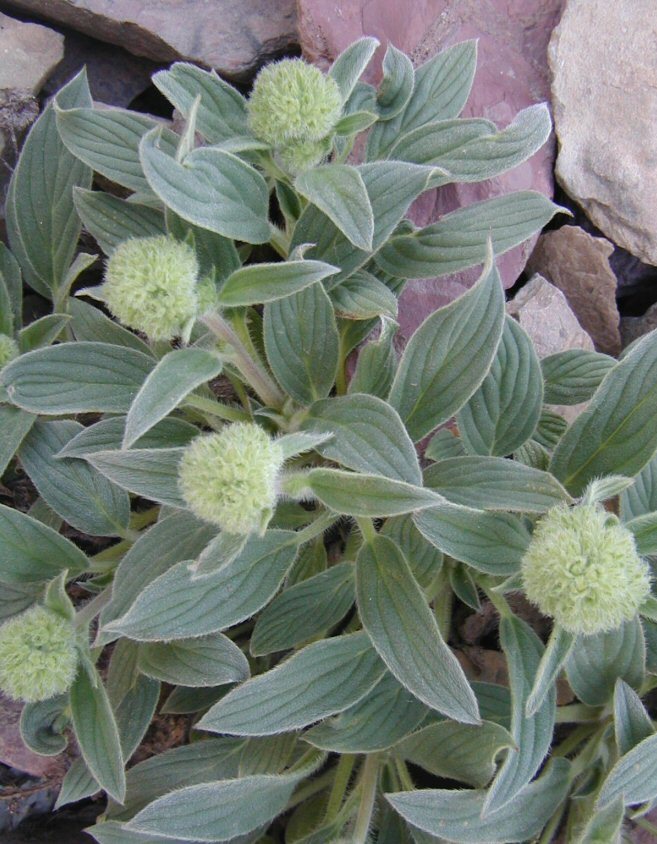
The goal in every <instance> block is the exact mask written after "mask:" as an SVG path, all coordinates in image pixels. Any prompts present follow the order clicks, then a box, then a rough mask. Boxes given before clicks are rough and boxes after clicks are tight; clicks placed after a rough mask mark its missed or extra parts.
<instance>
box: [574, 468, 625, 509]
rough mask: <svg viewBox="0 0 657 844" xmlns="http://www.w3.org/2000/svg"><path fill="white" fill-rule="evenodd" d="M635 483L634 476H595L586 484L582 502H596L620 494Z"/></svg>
mask: <svg viewBox="0 0 657 844" xmlns="http://www.w3.org/2000/svg"><path fill="white" fill-rule="evenodd" d="M633 483H634V478H626V477H625V476H624V475H608V476H607V477H606V478H593V480H592V481H589V483H588V484H587V485H586V489H585V490H584V493H583V495H582V503H584V504H596V503H598V502H602V501H607V499H609V498H614V497H615V496H617V495H620V494H621V493H622V492H624V491H625V490H626V489H628V487H631V486H632V484H633Z"/></svg>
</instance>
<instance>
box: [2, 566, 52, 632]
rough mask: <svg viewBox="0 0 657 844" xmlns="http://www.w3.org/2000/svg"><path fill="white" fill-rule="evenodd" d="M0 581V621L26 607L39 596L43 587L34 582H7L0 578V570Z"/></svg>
mask: <svg viewBox="0 0 657 844" xmlns="http://www.w3.org/2000/svg"><path fill="white" fill-rule="evenodd" d="M0 581H1V582H2V594H1V595H0V622H3V621H7V620H8V619H10V618H11V617H12V615H18V613H21V612H23V610H26V609H28V607H31V606H32V604H34V603H35V602H36V601H37V600H38V598H39V597H40V595H41V593H42V591H43V587H42V584H40V583H38V582H36V583H21V584H16V583H13V584H12V583H7V582H6V580H4V579H3V578H2V571H1V570H0Z"/></svg>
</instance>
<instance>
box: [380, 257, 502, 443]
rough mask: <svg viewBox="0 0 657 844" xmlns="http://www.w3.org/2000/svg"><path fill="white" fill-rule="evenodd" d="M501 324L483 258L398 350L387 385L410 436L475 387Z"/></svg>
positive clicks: (495, 288)
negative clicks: (470, 282) (454, 295)
mask: <svg viewBox="0 0 657 844" xmlns="http://www.w3.org/2000/svg"><path fill="white" fill-rule="evenodd" d="M503 325H504V294H503V292H502V286H501V284H500V279H499V275H498V273H497V270H496V269H495V267H494V266H493V265H492V264H491V263H490V262H488V263H487V265H486V266H485V267H484V271H483V273H482V275H481V277H480V279H479V281H478V282H477V283H476V284H475V285H474V287H472V288H471V289H470V290H468V292H467V293H464V294H463V296H461V297H460V298H458V299H456V300H455V301H454V302H451V303H450V304H449V305H447V306H446V307H444V308H440V309H439V310H437V311H435V312H434V313H433V314H431V315H430V316H429V317H427V319H425V321H424V322H423V323H422V325H421V326H420V327H419V328H418V329H417V331H416V332H415V333H414V334H413V336H412V337H411V339H410V340H409V342H408V345H407V346H406V349H405V350H404V354H403V355H402V359H401V361H400V363H399V368H398V370H397V374H396V376H395V380H394V381H393V384H392V388H391V390H390V398H389V401H390V404H391V405H392V406H393V407H394V408H395V409H396V410H397V411H398V412H399V415H400V416H401V418H402V421H403V422H404V424H405V425H406V427H407V429H408V432H409V434H410V435H411V437H412V439H413V440H414V441H418V440H421V439H422V438H423V437H425V436H426V435H427V434H429V433H430V432H431V431H432V430H433V429H434V428H436V427H437V426H438V425H440V424H441V423H442V422H445V421H447V420H448V419H449V418H450V417H451V416H453V415H454V414H455V413H456V412H457V411H458V410H459V409H460V408H461V407H462V406H463V405H464V404H465V402H467V401H468V399H469V398H470V397H471V396H472V394H473V393H474V391H475V390H476V389H477V387H479V385H480V384H481V382H482V381H483V379H484V378H485V377H486V375H487V373H488V370H489V368H490V366H491V363H492V361H493V359H494V357H495V352H496V350H497V345H498V343H499V341H500V337H501V335H502V327H503Z"/></svg>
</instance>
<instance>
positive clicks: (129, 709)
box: [114, 675, 160, 759]
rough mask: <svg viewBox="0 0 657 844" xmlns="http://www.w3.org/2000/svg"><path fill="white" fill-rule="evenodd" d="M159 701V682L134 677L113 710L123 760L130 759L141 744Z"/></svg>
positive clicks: (143, 677) (142, 677)
mask: <svg viewBox="0 0 657 844" xmlns="http://www.w3.org/2000/svg"><path fill="white" fill-rule="evenodd" d="M159 699H160V684H159V682H157V681H156V680H152V679H151V678H150V677H145V676H143V675H141V676H137V677H136V679H135V682H134V683H133V685H132V686H131V687H130V688H129V689H128V691H127V693H126V695H125V696H124V697H123V699H122V700H121V701H120V703H119V704H118V706H117V707H116V709H115V710H114V713H115V717H116V725H117V727H118V730H119V736H120V737H121V752H122V753H123V758H124V759H130V757H131V756H132V754H133V753H134V752H135V751H136V750H137V748H138V747H139V745H140V744H141V742H142V739H143V738H144V736H145V735H146V731H147V730H148V728H149V727H150V725H151V722H152V720H153V716H154V715H155V708H156V707H157V704H158V701H159Z"/></svg>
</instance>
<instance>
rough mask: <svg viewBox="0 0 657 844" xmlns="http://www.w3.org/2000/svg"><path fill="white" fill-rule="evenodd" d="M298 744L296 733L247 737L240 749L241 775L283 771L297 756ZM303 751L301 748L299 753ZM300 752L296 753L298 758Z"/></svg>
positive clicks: (239, 769) (239, 770)
mask: <svg viewBox="0 0 657 844" xmlns="http://www.w3.org/2000/svg"><path fill="white" fill-rule="evenodd" d="M297 746H298V736H297V734H296V733H280V734H279V735H276V736H258V737H255V738H250V739H247V740H246V741H245V742H244V746H243V747H242V750H241V751H240V761H239V768H238V772H239V776H241V777H243V776H245V775H248V774H279V773H281V772H282V771H283V769H284V768H286V767H288V765H289V764H290V762H291V760H292V759H293V758H294V757H295V751H296V750H297ZM302 752H303V751H302V750H301V749H300V748H299V753H302ZM299 753H297V754H296V756H297V758H298V755H299Z"/></svg>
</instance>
